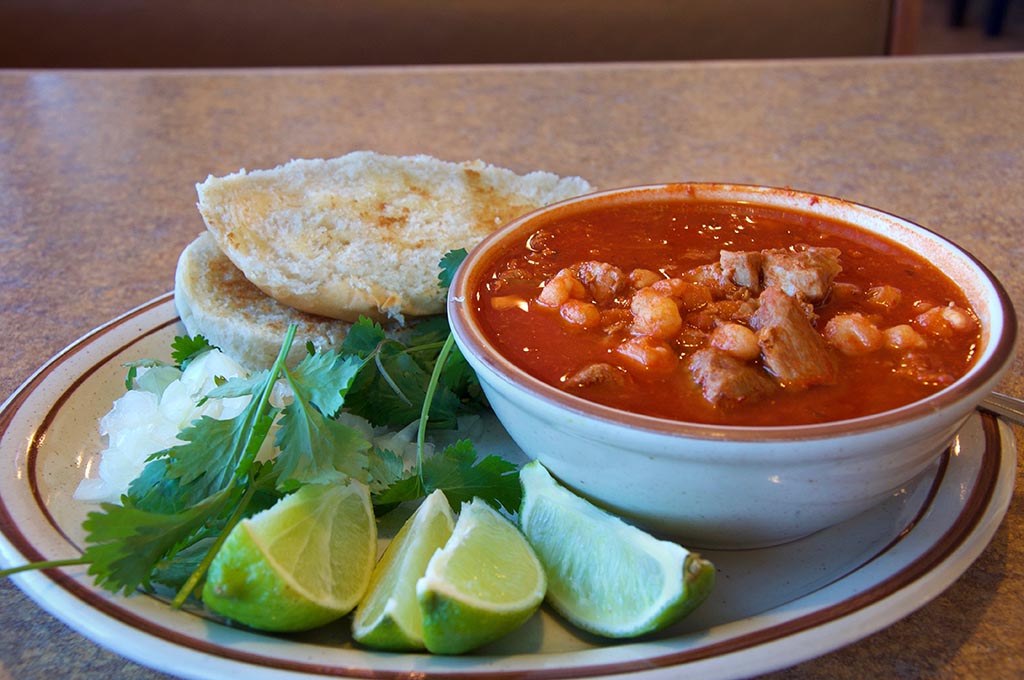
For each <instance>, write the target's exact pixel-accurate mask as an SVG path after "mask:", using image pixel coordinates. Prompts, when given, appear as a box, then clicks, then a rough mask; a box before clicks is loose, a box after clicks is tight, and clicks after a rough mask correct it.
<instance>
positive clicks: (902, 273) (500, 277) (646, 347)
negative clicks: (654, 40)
mask: <svg viewBox="0 0 1024 680" xmlns="http://www.w3.org/2000/svg"><path fill="white" fill-rule="evenodd" d="M723 251H725V252H724V253H723ZM837 270H838V271H837ZM482 281H483V283H482V284H481V286H480V288H479V290H478V294H477V298H476V300H475V302H474V305H475V306H474V312H475V314H477V315H478V319H479V320H480V323H481V327H482V328H483V330H484V332H485V333H486V334H487V336H488V337H489V338H490V339H491V340H492V341H493V342H494V344H495V346H496V347H497V348H498V349H499V351H500V352H501V353H502V354H503V355H504V356H505V357H506V358H508V359H509V360H510V361H512V362H513V363H514V364H516V365H518V366H520V367H521V368H522V369H524V370H525V371H526V372H527V373H529V374H531V375H533V376H534V377H536V378H538V379H540V380H542V381H544V382H546V383H548V384H550V385H553V386H556V387H559V388H561V389H563V390H566V391H567V392H571V393H573V394H576V395H578V396H580V397H582V398H585V399H589V400H592V401H595V402H599V403H601V404H606V405H608V406H612V407H615V408H619V409H624V410H627V411H632V412H636V413H641V414H646V415H650V416H656V417H661V418H669V419H674V420H681V421H687V422H699V423H714V424H727V425H750V426H754V425H769V426H785V425H797V424H809V423H819V422H827V421H835V420H844V419H848V418H855V417H859V416H864V415H868V414H871V413H877V412H881V411H886V410H890V409H893V408H896V407H899V406H902V405H905V404H908V403H910V402H913V401H916V400H918V399H921V398H923V397H925V396H928V395H930V394H932V393H934V392H936V391H938V390H940V389H942V388H943V387H945V386H946V385H948V384H950V383H951V382H953V381H954V380H956V379H957V378H959V377H960V376H962V375H963V374H964V373H965V372H966V370H967V369H968V368H969V366H970V364H971V362H972V360H973V358H974V354H975V349H976V347H977V345H978V342H979V336H980V324H979V323H978V322H977V319H976V318H975V317H974V314H973V312H972V311H971V310H970V307H969V305H968V303H967V301H966V299H965V297H964V295H963V293H962V292H961V291H960V289H959V288H958V287H957V286H956V285H955V284H953V283H952V282H951V281H950V280H949V279H948V278H947V277H946V276H945V275H944V274H942V273H941V272H940V271H938V270H937V269H936V268H935V267H933V266H931V265H930V264H929V263H928V262H927V261H925V260H924V259H923V258H921V257H920V256H918V255H916V254H915V253H912V252H910V251H908V250H907V249H905V248H903V247H901V246H899V245H897V244H895V243H892V242H889V241H887V240H884V239H882V238H880V237H878V236H875V235H873V234H868V233H866V232H863V231H861V230H859V229H857V228H855V227H853V226H850V225H846V224H842V223H838V222H832V221H828V220H824V219H822V218H820V217H816V216H810V215H806V214H802V213H795V212H792V213H791V212H785V211H781V210H775V209H765V208H759V207H752V206H738V205H733V204H729V205H722V204H710V203H699V202H690V201H677V202H674V201H665V202H660V203H636V204H632V205H628V204H627V205H614V206H613V205H608V206H597V207H595V208H594V209H593V210H591V211H590V212H586V213H582V214H575V215H572V216H571V217H562V218H560V219H559V218H558V216H557V213H556V214H555V216H554V218H553V219H552V220H551V221H549V222H548V223H546V224H542V225H541V226H540V227H539V228H538V229H536V231H534V232H533V233H532V234H529V235H526V236H524V237H522V238H520V239H519V240H518V241H517V242H513V243H510V244H508V245H507V246H506V249H505V250H504V251H503V252H501V253H500V254H499V255H498V256H497V258H496V259H495V260H493V261H492V262H490V263H489V270H488V275H487V276H485V278H483V279H482ZM794 286H795V289H794ZM816 286H817V287H818V288H819V289H820V290H815V287H816ZM645 289H647V290H645ZM677 318H678V320H677ZM808 328H811V329H813V331H814V333H813V334H812V333H810V332H809V331H808ZM751 343H753V344H751Z"/></svg>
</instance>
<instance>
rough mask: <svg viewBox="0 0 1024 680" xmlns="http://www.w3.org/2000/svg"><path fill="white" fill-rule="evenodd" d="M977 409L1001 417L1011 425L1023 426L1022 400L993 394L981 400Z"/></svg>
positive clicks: (996, 393) (1023, 407)
mask: <svg viewBox="0 0 1024 680" xmlns="http://www.w3.org/2000/svg"><path fill="white" fill-rule="evenodd" d="M979 408H981V409H982V410H984V411H991V412H992V413H995V414H996V415H998V416H1002V417H1003V418H1006V419H1007V420H1009V421H1010V422H1011V423H1014V424H1016V425H1020V426H1024V399H1018V398H1016V397H1011V396H1010V395H1008V394H1000V393H999V392H993V393H992V394H990V395H988V396H987V397H985V398H984V399H982V401H981V404H980V406H979Z"/></svg>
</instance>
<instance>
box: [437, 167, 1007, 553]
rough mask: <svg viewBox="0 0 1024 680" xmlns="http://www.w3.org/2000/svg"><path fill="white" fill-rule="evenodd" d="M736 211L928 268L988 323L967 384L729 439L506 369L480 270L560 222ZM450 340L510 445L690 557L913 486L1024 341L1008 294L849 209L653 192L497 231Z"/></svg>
mask: <svg viewBox="0 0 1024 680" xmlns="http://www.w3.org/2000/svg"><path fill="white" fill-rule="evenodd" d="M638 198H639V199H642V200H652V201H663V200H675V201H678V200H697V201H715V202H737V201H742V202H746V203H749V204H755V205H763V206H771V207H777V208H783V209H788V210H797V211H800V212H804V213H810V214H815V215H821V216H823V217H826V218H830V219H832V220H838V221H841V222H846V223H849V224H853V225H856V226H857V227H859V228H861V229H863V230H865V231H868V232H873V233H876V234H880V235H882V236H885V237H887V238H889V239H890V240H893V241H896V242H898V243H900V244H902V245H904V246H906V247H908V248H909V249H911V250H913V251H915V252H917V253H920V254H923V255H924V256H925V257H926V258H927V259H928V260H930V261H931V262H932V263H934V264H935V265H936V266H938V267H939V268H940V269H942V270H943V271H944V272H946V274H947V275H948V276H949V277H950V278H951V279H952V280H953V281H954V282H955V283H957V284H958V285H959V286H960V287H961V288H962V289H963V291H964V293H965V294H966V296H967V298H968V300H969V301H970V303H971V305H972V306H973V307H974V310H975V311H976V313H977V315H978V317H979V319H980V320H981V322H982V326H983V330H982V343H981V347H980V348H979V352H978V358H977V361H976V363H975V364H974V366H973V367H972V368H971V370H970V371H969V372H968V373H967V374H966V375H965V376H963V377H962V378H961V379H959V380H958V381H956V382H955V383H954V384H952V385H950V386H949V387H947V388H945V389H943V390H941V391H940V392H938V393H936V394H934V395H932V396H930V397H928V398H926V399H923V400H921V401H918V402H915V403H912V404H910V405H908V406H904V407H901V408H898V409H895V410H891V411H886V412H883V413H878V414H875V415H870V416H865V417H861V418H856V419H851V420H845V421H837V422H830V423H824V424H814V425H800V426H787V427H723V426H718V425H702V424H693V423H685V422H678V421H671V420H665V419H660V418H652V417H648V416H643V415H638V414H635V413H628V412H624V411H621V410H616V409H613V408H609V407H606V406H602V405H600V404H596V403H593V402H590V401H586V400H584V399H582V398H579V397H577V396H575V395H572V394H569V393H567V392H564V391H562V390H559V389H556V388H554V387H551V386H549V385H546V384H544V383H543V382H541V381H539V380H537V379H535V378H533V377H531V376H529V375H528V374H526V373H525V372H524V371H522V370H521V369H519V368H518V367H516V366H515V365H514V364H512V363H511V362H510V361H508V360H507V359H506V358H504V357H503V356H502V355H501V354H499V352H498V351H497V350H495V349H494V347H493V346H492V345H491V344H490V342H489V341H488V339H487V338H486V337H485V335H484V334H483V332H482V331H481V328H480V325H479V323H478V320H477V318H476V315H475V313H474V311H473V308H472V305H470V304H466V302H465V301H466V300H470V299H472V296H473V295H474V291H476V290H477V289H478V287H479V285H480V283H481V277H482V275H483V273H484V269H485V268H486V266H487V265H488V263H489V262H490V261H491V260H492V258H493V257H494V254H495V253H496V252H498V251H500V250H501V249H502V246H503V244H505V243H506V242H508V241H509V239H512V238H515V236H516V235H525V234H528V233H530V232H532V231H533V230H534V229H535V228H536V225H537V224H538V223H539V222H541V221H545V220H547V219H549V218H551V217H552V216H559V217H561V216H566V217H568V216H571V215H572V214H573V213H575V212H577V211H579V210H581V209H589V208H592V207H593V206H594V205H595V204H597V203H608V202H617V201H624V200H625V201H634V200H637V199H638ZM448 316H449V319H450V323H451V326H452V331H453V333H454V336H455V340H456V342H457V343H458V345H459V347H460V349H461V350H462V352H463V353H464V354H465V356H466V358H467V359H468V361H469V363H470V365H471V366H472V367H473V368H474V370H475V371H476V373H477V375H478V376H479V378H480V382H481V385H482V386H483V390H484V393H485V394H486V395H487V398H488V400H489V401H490V404H491V406H492V407H493V409H494V412H495V413H496V414H497V416H498V418H499V419H500V420H501V422H502V423H503V424H504V426H505V427H506V429H507V430H508V432H509V434H510V435H511V436H512V437H513V439H515V441H516V443H518V444H519V446H520V447H522V449H523V451H525V452H526V454H527V455H528V456H530V457H531V458H537V459H539V460H540V461H541V462H542V463H543V464H544V465H545V466H546V467H547V468H548V469H549V470H550V471H551V472H552V473H553V474H554V475H555V476H557V477H558V478H559V479H560V480H561V481H562V482H564V483H565V484H567V485H568V486H570V487H571V488H573V489H575V490H576V491H577V492H579V493H580V494H582V495H584V496H586V497H588V498H590V499H592V500H594V501H595V502H597V503H598V504H600V505H602V506H604V507H606V508H608V509H610V510H611V511H613V512H615V513H617V514H619V515H621V516H623V517H625V518H627V519H629V520H631V521H633V522H635V523H637V524H639V525H641V526H644V527H646V528H648V529H650V530H652V531H654V532H656V533H660V534H663V535H667V536H671V537H674V538H677V539H679V540H681V541H683V542H685V543H687V544H689V545H691V546H694V547H706V548H712V547H718V548H721V547H734V548H749V547H756V546H764V545H771V544H777V543H781V542H785V541H789V540H793V539H796V538H799V537H801V536H805V535H807V534H810V533H812V532H814V531H817V530H819V529H823V528H825V527H828V526H831V525H833V524H835V523H838V522H841V521H843V520H845V519H848V518H850V517H853V516H854V515H856V514H858V513H860V512H862V511H864V510H866V509H868V508H870V507H871V506H873V505H875V504H877V503H879V502H880V501H882V500H884V499H885V498H887V497H889V496H890V495H891V494H893V493H894V492H896V491H897V490H899V489H900V488H901V487H903V486H904V485H906V484H907V483H908V482H910V481H912V480H913V479H914V478H915V477H916V476H917V475H919V474H920V473H922V471H923V470H924V469H925V468H926V467H927V466H928V465H929V464H930V463H931V462H932V461H933V460H934V459H935V458H936V457H937V456H938V455H939V454H940V453H941V452H942V451H943V450H944V449H946V448H947V447H948V446H949V445H950V443H951V441H952V439H953V437H954V435H955V433H956V431H957V430H958V429H959V427H960V426H961V424H962V423H963V421H964V420H965V419H966V418H967V416H968V415H969V414H970V412H971V411H972V410H973V409H974V408H975V407H976V406H977V404H978V403H979V401H980V400H981V399H982V398H983V397H984V396H985V395H986V394H987V393H988V392H990V391H992V390H993V389H994V388H995V386H996V384H997V382H998V380H999V378H1000V377H1001V376H1002V374H1003V373H1004V372H1005V370H1006V369H1007V367H1008V365H1009V362H1010V360H1011V358H1012V356H1013V348H1014V343H1015V340H1016V321H1015V317H1014V311H1013V308H1012V306H1011V304H1010V301H1009V298H1008V296H1007V295H1006V293H1005V291H1004V290H1003V289H1002V287H1001V286H1000V284H999V283H998V282H997V281H996V280H995V278H994V277H993V276H992V275H991V274H990V273H989V272H988V271H987V270H986V269H985V268H984V267H983V266H982V265H981V264H979V263H978V262H977V261H976V260H975V259H974V258H973V257H972V256H970V255H969V254H967V253H966V252H964V251H963V250H962V249H960V248H959V247H957V246H956V245H954V244H952V243H950V242H949V241H947V240H945V239H943V238H942V237H940V236H938V235H936V234H935V233H933V232H931V231H928V230H927V229H924V228H923V227H920V226H918V225H916V224H913V223H910V222H907V221H906V220H903V219H900V218H898V217H895V216H893V215H890V214H887V213H884V212H881V211H878V210H875V209H872V208H868V207H865V206H862V205H857V204H853V203H850V202H848V201H843V200H839V199H836V198H830V197H826V196H819V195H813V194H807V193H801V192H796V191H791V190H789V189H776V188H768V187H753V186H736V185H722V184H687V185H654V186H645V187H631V188H624V189H616V190H611V191H605V192H599V193H595V194H590V195H587V196H582V197H579V198H575V199H570V200H568V201H563V202H561V203H558V204H555V205H552V206H548V207H546V208H542V209H540V210H538V211H535V212H533V213H530V214H528V215H525V216H523V217H521V218H519V219H517V220H515V221H513V222H511V223H509V224H507V225H505V226H504V227H502V228H501V229H500V230H498V231H497V232H496V233H494V234H493V235H491V236H490V237H488V238H487V239H486V240H484V241H483V242H482V243H481V244H480V245H479V246H477V247H476V248H475V249H474V250H473V251H472V252H471V253H470V254H469V256H468V257H467V259H466V260H465V262H464V263H463V265H462V266H461V268H460V270H459V272H458V274H457V276H456V277H455V280H454V282H453V284H452V286H451V288H450V290H449V295H448Z"/></svg>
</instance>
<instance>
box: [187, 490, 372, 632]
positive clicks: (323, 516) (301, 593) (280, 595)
mask: <svg viewBox="0 0 1024 680" xmlns="http://www.w3.org/2000/svg"><path fill="white" fill-rule="evenodd" d="M376 557H377V525H376V522H375V520H374V516H373V508H372V505H371V504H370V495H369V491H368V490H367V488H366V486H365V485H363V484H361V483H359V482H354V481H353V482H350V483H348V484H337V485H321V484H309V485H306V486H303V487H302V488H300V489H299V490H298V491H296V492H295V493H293V494H290V495H288V496H286V497H284V498H283V499H281V500H280V501H278V502H277V503H275V504H274V505H273V506H271V507H270V508H269V509H267V510H264V511H263V512H261V513H258V514H256V515H253V516H252V517H250V518H249V519H246V520H243V521H242V522H240V523H238V524H237V525H236V526H235V527H234V528H233V529H232V530H231V533H230V534H228V537H227V539H226V540H225V541H224V544H223V546H221V548H220V550H219V551H218V552H217V555H216V556H215V557H214V560H213V562H212V563H211V564H210V569H209V572H208V573H207V579H206V583H205V585H204V587H203V601H204V603H205V604H206V606H207V607H208V608H209V609H210V610H212V611H214V612H215V613H218V614H220V615H222V616H225V617H227V618H229V619H232V620H234V621H237V622H239V623H242V624H245V625H247V626H249V627H251V628H256V629H259V630H266V631H279V632H284V631H300V630H309V629H311V628H316V627H318V626H322V625H324V624H326V623H329V622H331V621H333V620H335V619H338V618H341V617H342V616H344V615H345V614H347V613H348V612H349V611H351V610H352V608H353V607H355V605H356V603H357V602H358V601H359V599H360V598H361V597H362V595H363V593H364V592H365V590H366V587H367V584H368V583H369V579H370V573H371V571H372V570H373V564H374V561H375V560H376Z"/></svg>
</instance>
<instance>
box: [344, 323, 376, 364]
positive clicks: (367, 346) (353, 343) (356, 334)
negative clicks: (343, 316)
mask: <svg viewBox="0 0 1024 680" xmlns="http://www.w3.org/2000/svg"><path fill="white" fill-rule="evenodd" d="M385 340H387V335H386V334H385V333H384V328H383V327H381V325H380V324H379V323H377V322H376V321H373V320H372V319H368V318H366V317H365V316H361V317H359V320H358V321H356V322H355V323H354V324H352V327H351V328H349V329H348V334H347V335H346V336H345V340H344V342H342V343H341V352H342V354H343V355H346V354H352V355H355V356H357V357H359V358H360V359H366V358H367V357H369V356H370V355H371V354H373V353H374V352H375V351H377V347H378V346H379V345H380V344H381V343H382V342H384V341H385Z"/></svg>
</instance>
